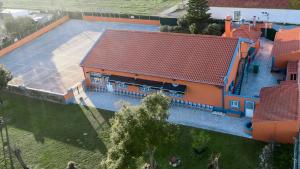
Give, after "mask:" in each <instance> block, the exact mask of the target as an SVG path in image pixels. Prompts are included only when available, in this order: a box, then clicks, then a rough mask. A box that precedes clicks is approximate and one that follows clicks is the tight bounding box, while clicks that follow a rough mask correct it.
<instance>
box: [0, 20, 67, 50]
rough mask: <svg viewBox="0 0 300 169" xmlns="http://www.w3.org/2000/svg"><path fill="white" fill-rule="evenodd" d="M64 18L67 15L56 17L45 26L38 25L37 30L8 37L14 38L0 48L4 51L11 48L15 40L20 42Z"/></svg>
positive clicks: (7, 40)
mask: <svg viewBox="0 0 300 169" xmlns="http://www.w3.org/2000/svg"><path fill="white" fill-rule="evenodd" d="M63 17H65V15H61V14H59V15H54V16H53V18H52V20H51V21H48V22H46V23H44V24H37V25H36V27H35V29H31V30H26V32H25V33H17V32H16V33H15V34H13V35H12V34H11V35H8V36H12V37H9V38H7V39H6V40H5V41H3V44H2V45H1V46H0V50H2V49H4V48H6V47H9V46H10V45H12V44H14V43H15V42H14V39H15V38H17V39H18V41H20V40H22V39H24V38H26V37H27V36H28V35H31V34H33V33H35V32H37V31H39V30H41V29H43V28H45V27H47V26H49V25H51V24H52V23H55V22H56V21H59V20H60V19H62V18H63Z"/></svg>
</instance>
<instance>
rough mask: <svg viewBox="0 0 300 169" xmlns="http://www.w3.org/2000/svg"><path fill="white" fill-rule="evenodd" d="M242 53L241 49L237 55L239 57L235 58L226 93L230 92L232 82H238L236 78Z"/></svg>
mask: <svg viewBox="0 0 300 169" xmlns="http://www.w3.org/2000/svg"><path fill="white" fill-rule="evenodd" d="M240 52H241V50H240V49H239V52H238V53H237V56H235V60H234V62H233V66H232V69H231V72H230V74H229V76H228V82H227V84H226V92H228V90H229V86H230V84H231V82H232V81H234V82H235V80H236V76H237V72H238V68H239V63H240V60H241V57H240V55H241V53H240Z"/></svg>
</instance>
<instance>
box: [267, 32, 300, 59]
mask: <svg viewBox="0 0 300 169" xmlns="http://www.w3.org/2000/svg"><path fill="white" fill-rule="evenodd" d="M295 52H300V28H294V29H291V30H282V31H279V32H277V34H276V37H275V41H274V46H273V56H275V57H282V56H283V57H284V56H286V55H288V54H291V53H295Z"/></svg>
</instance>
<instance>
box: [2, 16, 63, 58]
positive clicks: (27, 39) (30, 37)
mask: <svg viewBox="0 0 300 169" xmlns="http://www.w3.org/2000/svg"><path fill="white" fill-rule="evenodd" d="M68 20H69V17H68V16H65V17H63V18H61V19H59V20H57V21H55V22H53V23H51V24H50V25H48V26H45V27H44V28H41V29H40V30H38V31H36V32H34V33H32V34H30V35H28V36H26V37H25V38H23V39H21V40H19V41H17V42H15V43H14V44H12V45H10V46H8V47H6V48H4V49H2V50H0V57H2V56H4V55H6V54H8V53H10V52H12V51H13V50H15V49H17V48H19V47H21V46H23V45H25V44H26V43H29V42H31V41H32V40H34V39H36V38H38V37H40V36H41V35H43V34H45V33H47V32H49V31H51V30H52V29H54V28H56V27H57V26H59V25H61V24H63V23H65V22H66V21H68Z"/></svg>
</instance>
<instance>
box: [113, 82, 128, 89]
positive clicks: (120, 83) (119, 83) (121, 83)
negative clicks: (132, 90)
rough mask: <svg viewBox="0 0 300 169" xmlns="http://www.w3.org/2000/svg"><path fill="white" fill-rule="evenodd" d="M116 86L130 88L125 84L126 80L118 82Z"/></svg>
mask: <svg viewBox="0 0 300 169" xmlns="http://www.w3.org/2000/svg"><path fill="white" fill-rule="evenodd" d="M116 88H117V89H127V88H128V85H127V84H125V83H124V82H117V83H116Z"/></svg>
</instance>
